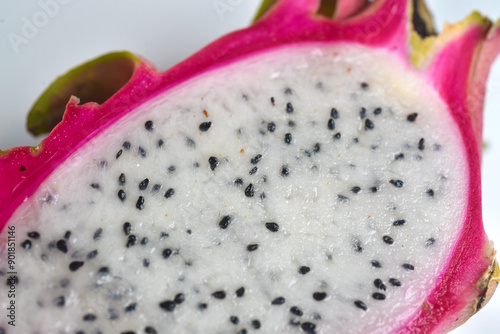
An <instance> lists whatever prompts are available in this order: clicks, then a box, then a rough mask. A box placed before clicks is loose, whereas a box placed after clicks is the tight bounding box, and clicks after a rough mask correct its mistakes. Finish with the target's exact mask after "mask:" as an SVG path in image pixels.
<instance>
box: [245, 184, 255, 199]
mask: <svg viewBox="0 0 500 334" xmlns="http://www.w3.org/2000/svg"><path fill="white" fill-rule="evenodd" d="M253 195H254V189H253V184H251V183H250V184H249V185H248V187H246V189H245V196H246V197H253Z"/></svg>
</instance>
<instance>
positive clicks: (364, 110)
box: [359, 108, 366, 119]
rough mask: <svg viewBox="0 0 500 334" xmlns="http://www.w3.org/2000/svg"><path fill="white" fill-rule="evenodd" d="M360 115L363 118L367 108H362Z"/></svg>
mask: <svg viewBox="0 0 500 334" xmlns="http://www.w3.org/2000/svg"><path fill="white" fill-rule="evenodd" d="M359 117H360V118H361V119H363V118H365V117H366V108H361V110H360V111H359Z"/></svg>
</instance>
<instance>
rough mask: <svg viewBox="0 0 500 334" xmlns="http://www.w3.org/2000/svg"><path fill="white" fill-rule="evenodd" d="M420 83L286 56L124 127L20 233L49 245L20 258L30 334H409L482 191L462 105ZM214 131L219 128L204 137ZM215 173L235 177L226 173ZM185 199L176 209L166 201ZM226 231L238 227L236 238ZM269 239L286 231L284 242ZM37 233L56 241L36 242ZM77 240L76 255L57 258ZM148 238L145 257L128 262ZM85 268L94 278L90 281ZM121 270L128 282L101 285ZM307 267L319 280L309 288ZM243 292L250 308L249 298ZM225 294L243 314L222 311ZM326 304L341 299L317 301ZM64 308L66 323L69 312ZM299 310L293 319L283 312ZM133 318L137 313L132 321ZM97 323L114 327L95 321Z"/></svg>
mask: <svg viewBox="0 0 500 334" xmlns="http://www.w3.org/2000/svg"><path fill="white" fill-rule="evenodd" d="M373 64H377V66H376V67H375V66H373ZM405 66H407V65H405V64H402V63H401V62H400V60H399V59H397V58H395V57H394V56H392V55H390V54H388V53H386V51H383V50H379V51H374V50H368V49H366V48H364V47H360V46H359V45H351V44H348V43H344V44H338V45H337V46H325V45H323V44H321V43H319V44H307V45H296V46H295V47H287V48H286V49H275V50H273V51H268V52H266V53H260V54H255V55H253V56H252V57H249V58H248V59H245V60H240V61H238V62H235V63H233V64H231V65H229V66H227V67H226V68H220V69H217V71H212V72H208V73H205V74H203V75H201V76H198V77H195V78H193V79H191V80H189V81H187V82H185V83H183V84H182V85H180V86H178V87H176V88H174V89H171V90H169V91H167V92H165V93H164V94H161V95H159V96H157V97H156V98H154V99H152V100H150V101H148V102H147V103H146V104H143V105H142V106H140V107H139V108H137V110H135V111H134V112H133V113H131V114H129V115H127V116H126V117H124V118H122V119H121V120H120V121H118V122H117V123H116V124H113V125H111V126H110V127H109V128H108V129H106V130H105V131H103V132H102V133H101V134H99V135H98V136H96V137H95V138H94V139H92V140H91V141H90V142H88V143H87V144H86V145H85V146H84V147H83V148H82V149H81V150H79V151H78V152H76V153H75V154H73V156H72V157H71V158H69V159H67V160H66V161H65V162H64V163H63V164H61V165H60V166H59V167H58V168H57V169H56V170H55V171H54V172H53V173H52V175H51V176H50V177H49V178H48V179H47V180H45V181H44V182H43V184H42V185H41V186H40V188H39V189H38V190H37V192H36V193H35V194H34V195H33V198H35V200H34V201H31V202H29V203H26V204H25V205H21V206H20V207H19V209H18V210H17V211H16V213H15V214H14V216H13V218H12V221H15V222H16V225H17V226H18V230H17V233H18V236H19V237H21V236H22V237H23V238H24V239H26V240H30V243H31V245H32V246H31V248H30V249H20V250H19V255H18V256H19V261H20V262H23V267H22V268H19V283H18V286H19V290H20V291H23V294H24V295H23V294H21V297H20V299H19V300H18V302H19V308H20V309H22V310H23V314H20V315H19V324H20V325H21V326H26V327H25V329H24V328H23V327H19V330H22V331H25V332H29V330H28V328H33V327H35V328H37V329H39V330H42V329H43V330H44V331H51V330H54V328H58V329H59V330H61V331H62V332H73V331H75V330H84V329H85V330H86V331H87V330H92V329H99V330H101V331H103V332H104V333H106V332H108V331H111V330H113V331H126V330H136V331H139V330H141V329H143V328H145V327H146V326H152V327H154V328H156V330H158V331H159V332H160V333H162V332H175V333H197V332H200V331H202V330H207V329H208V330H213V331H216V330H219V331H221V332H228V331H234V332H237V331H238V330H241V329H243V328H246V329H247V330H255V331H257V329H253V328H252V323H251V322H252V320H255V319H258V320H259V322H260V324H261V327H260V328H259V330H260V331H261V332H263V333H271V332H276V333H282V332H287V331H288V332H294V331H300V329H298V328H296V327H294V326H293V325H292V324H291V323H290V321H299V322H301V323H302V324H304V323H306V322H309V323H311V324H315V326H316V328H315V331H316V332H317V333H329V332H332V331H333V332H335V331H342V332H351V333H366V332H373V333H387V332H391V331H397V330H399V329H400V328H402V327H403V326H404V324H406V323H407V322H408V321H409V320H410V319H411V318H412V317H413V316H414V315H415V312H416V309H417V308H418V307H419V306H420V305H422V303H424V302H425V301H426V298H427V296H428V294H429V293H430V291H431V290H432V289H433V288H434V286H435V284H436V279H437V278H438V276H439V273H440V272H441V271H442V270H443V268H444V267H445V266H446V265H447V261H448V259H449V256H450V251H451V250H452V249H453V248H454V246H455V244H454V242H456V239H457V235H458V233H460V228H461V226H462V223H463V222H462V220H463V217H464V215H465V211H466V210H467V205H468V204H467V203H466V201H465V198H466V196H464V194H467V191H468V190H467V184H468V182H469V180H468V179H467V175H468V171H467V168H468V166H467V164H466V162H465V161H466V158H465V153H464V151H463V140H464V138H462V136H461V135H460V133H459V131H458V129H457V127H456V125H455V122H454V120H453V119H452V118H451V116H450V114H449V112H448V109H447V106H446V104H445V103H444V102H443V101H442V100H441V98H440V97H439V96H438V95H437V94H436V92H434V91H433V90H431V89H430V88H428V87H427V86H426V85H425V84H424V83H423V82H422V79H421V78H419V77H417V76H414V75H412V74H411V73H410V72H409V71H406V68H405ZM365 84H366V85H365ZM271 98H273V100H271ZM272 101H274V102H272ZM288 103H290V104H291V106H293V112H287V104H288ZM332 108H335V109H336V111H337V113H338V117H337V118H335V117H334V116H332ZM362 108H366V115H365V116H363V115H361V114H360V112H361V110H362ZM377 108H381V112H380V113H379V112H378V111H377V112H376V113H375V110H377ZM288 111H290V108H289V107H288ZM414 113H417V114H418V115H417V116H416V118H415V119H414V120H413V121H410V120H409V119H408V117H409V116H411V115H413V114H414ZM330 119H332V120H333V123H334V129H331V128H329V122H330ZM367 120H370V121H371V123H372V124H373V128H372V126H371V125H369V124H370V123H367ZM148 121H152V124H153V125H152V127H151V128H150V129H148V127H146V126H145V124H146V122H148ZM205 122H211V124H210V127H209V128H208V129H207V130H206V131H202V130H201V129H200V125H201V124H202V123H205ZM271 122H272V123H274V125H275V129H274V130H273V131H270V129H271V128H273V127H272V126H271V127H269V124H270V123H271ZM290 122H293V123H290ZM207 126H208V125H205V127H207ZM330 127H331V126H330ZM442 128H445V129H447V130H446V131H436V129H442ZM287 133H289V134H291V140H290V143H289V144H288V143H286V142H285V136H286V134H287ZM338 133H340V136H337V134H338ZM422 138H423V139H424V141H423V142H421V140H422ZM160 140H161V142H160ZM125 142H129V143H130V148H129V149H126V148H125V147H123V144H124V143H125ZM103 143H105V144H103ZM316 144H319V146H317V145H316ZM125 146H128V145H125ZM139 147H141V148H142V149H143V150H144V152H145V154H142V151H139ZM118 152H121V153H118ZM401 153H402V154H404V158H401V156H399V154H401ZM258 154H261V155H262V158H261V160H260V161H258V162H257V163H252V161H251V159H252V158H255V157H256V156H257V155H258ZM118 155H119V156H118ZM211 157H215V158H217V161H218V164H213V163H212V166H211V162H210V160H209V159H210V158H211ZM82 161H85V163H82ZM213 161H214V160H212V162H213ZM195 164H198V165H197V166H196V165H195ZM215 165H216V166H215ZM214 166H215V167H214ZM169 167H174V168H170V169H169ZM254 167H257V171H256V172H251V171H252V169H253V168H254ZM122 173H123V174H124V175H125V178H126V181H125V183H124V184H123V185H120V183H119V177H120V175H121V174H122ZM250 173H252V174H250ZM299 175H300V177H299ZM146 178H148V180H149V184H148V186H147V187H146V189H144V190H140V189H139V184H140V183H141V182H142V181H143V180H145V179H146ZM240 178H241V180H242V184H241V185H239V184H238V182H237V183H235V181H236V180H237V179H240ZM391 181H394V182H392V183H391ZM397 181H403V185H402V186H401V187H398V186H396V184H397V185H400V184H399V183H397ZM250 184H252V185H253V193H254V194H253V196H252V197H249V196H248V195H249V194H250V192H249V191H248V192H247V193H246V190H247V189H249V188H248V187H249V185H250ZM155 185H160V186H159V188H158V187H156V188H158V189H156V188H155ZM354 187H359V188H360V190H359V191H357V190H353V189H354ZM372 188H374V189H372ZM169 189H174V191H175V192H174V193H173V194H171V196H169V198H166V197H165V194H166V193H167V192H168V190H169ZM120 190H124V192H125V194H126V199H125V200H124V201H122V200H120V198H119V197H118V195H117V194H118V192H119V191H120ZM431 191H432V192H431ZM403 193H404V195H403ZM139 196H143V197H144V208H142V209H141V210H139V209H138V208H137V201H138V198H139ZM443 208H454V209H453V210H443ZM225 216H230V217H231V219H230V222H229V224H228V226H227V228H221V226H220V222H221V219H223V217H225ZM400 220H405V223H404V224H403V223H401V225H394V223H395V222H396V221H400ZM125 222H130V224H131V228H132V230H131V233H130V234H129V235H126V234H125V233H124V232H123V226H124V223H125ZM269 222H275V223H277V224H278V225H279V230H278V231H277V232H272V231H270V230H269V229H268V228H266V226H265V223H269ZM99 228H102V236H101V237H100V238H98V239H97V240H94V238H93V237H94V234H95V232H96V231H97V230H98V229H99ZM31 231H37V232H39V233H40V238H39V239H36V240H35V239H30V238H29V237H28V236H27V233H28V232H31ZM66 231H70V232H71V235H70V236H69V237H68V238H67V239H65V240H66V243H67V248H68V252H67V253H64V252H62V251H61V250H60V249H58V247H57V241H58V240H64V235H65V234H66ZM162 232H164V233H166V234H168V236H165V235H163V236H162ZM4 233H5V232H4ZM130 235H135V236H136V237H137V238H138V240H137V243H136V244H134V245H131V246H130V247H127V243H128V242H129V238H130ZM385 236H389V237H390V238H392V240H393V243H392V244H390V242H389V241H390V239H387V238H385V239H384V237H385ZM414 236H415V237H414ZM144 237H147V238H148V239H149V242H148V243H147V244H146V245H142V244H141V240H142V239H143V238H144ZM384 240H385V241H384ZM254 244H257V245H258V248H257V249H255V250H254V251H249V250H248V249H247V246H249V245H254ZM94 249H98V254H97V255H96V256H95V257H94V258H91V259H89V258H88V255H89V254H90V253H91V252H92V251H93V250H94ZM165 249H170V250H171V251H172V254H171V256H169V257H168V258H164V256H163V255H162V254H163V251H164V250H165ZM1 251H4V249H2V250H0V252H1ZM4 255H5V254H2V257H1V258H2V259H5V258H6V257H5V256H4ZM144 259H148V260H149V266H148V267H146V266H144ZM73 261H82V262H84V265H83V266H82V267H81V268H79V269H78V270H76V271H74V272H72V271H71V270H69V269H68V265H69V263H71V262H73ZM374 261H376V262H374ZM377 263H378V264H379V265H380V268H378V265H377ZM404 264H410V265H411V266H413V268H414V269H413V270H412V269H410V268H411V267H409V266H406V268H404V267H403V265H404ZM3 266H5V262H4V263H3ZM105 266H106V267H109V270H110V273H109V274H105V275H103V274H100V273H98V271H99V269H100V268H102V267H105ZM301 266H307V267H309V268H310V269H311V270H310V272H308V273H306V274H301V273H299V268H300V267H301ZM0 270H1V272H2V273H3V275H5V273H6V270H5V268H2V267H0ZM353 277H355V278H357V279H359V281H353V280H352V278H353ZM390 278H395V279H397V280H398V281H400V282H401V286H392V285H391V284H390V283H389V279H390ZM66 279H67V280H69V283H68V284H62V282H63V281H64V282H66V283H67V281H66ZM376 279H381V280H382V282H383V284H384V285H385V290H383V289H381V288H380V287H376V286H375V285H374V282H375V280H376ZM242 286H243V287H245V295H244V296H243V297H237V296H236V295H235V291H236V290H237V289H238V288H240V287H242ZM27 291H30V293H27ZM217 291H224V292H225V293H226V298H225V299H224V300H220V299H217V298H214V297H213V296H212V294H213V293H214V292H217ZM315 292H320V293H326V295H327V297H326V298H325V299H324V300H321V301H317V300H315V299H314V298H313V293H315ZM178 293H183V294H184V296H185V301H184V302H183V303H182V304H179V305H177V306H176V308H175V312H167V311H165V310H164V309H162V308H161V307H159V304H160V303H161V302H163V301H166V300H172V299H173V298H174V297H175V295H176V294H178ZM374 293H379V294H383V295H384V296H385V297H386V299H385V300H377V299H375V297H374V296H373V294H374ZM58 296H65V305H64V307H59V306H57V305H56V304H54V301H55V298H57V297H58ZM118 296H119V297H118ZM281 296H282V297H284V298H285V303H284V304H283V305H273V304H272V301H273V300H274V299H275V298H277V297H281ZM377 296H379V295H377ZM356 301H362V302H363V303H364V305H365V306H366V307H367V311H365V310H363V309H362V308H360V307H357V306H356V304H355V302H356ZM4 303H5V302H2V303H0V305H1V306H2V307H4V306H6V305H5V304H4ZM132 303H136V306H135V310H134V311H133V312H125V308H126V307H127V306H128V305H131V304H132ZM199 303H206V304H207V306H208V307H207V308H206V309H205V310H200V309H199ZM358 305H359V303H358ZM292 306H297V307H299V308H300V309H301V310H302V311H303V315H302V316H298V315H296V314H292V313H291V312H290V308H291V307H292ZM110 309H112V310H115V311H116V312H117V313H118V314H119V319H118V320H120V321H119V322H118V321H115V320H114V319H110V318H112V317H111V315H110ZM88 313H90V314H95V315H97V319H96V320H94V321H84V320H83V317H84V316H85V315H86V314H88ZM28 315H29V316H28ZM231 315H235V316H238V317H239V319H240V323H239V324H238V325H234V324H233V323H231V322H230V316H231ZM23 317H24V318H23ZM74 317H76V319H77V320H76V321H75V320H73V319H74ZM360 319H363V321H362V322H360ZM2 321H3V320H2Z"/></svg>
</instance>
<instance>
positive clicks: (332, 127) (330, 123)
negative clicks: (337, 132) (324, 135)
mask: <svg viewBox="0 0 500 334" xmlns="http://www.w3.org/2000/svg"><path fill="white" fill-rule="evenodd" d="M327 125H328V129H330V130H334V129H335V121H334V120H333V118H330V119H329V120H328V124H327Z"/></svg>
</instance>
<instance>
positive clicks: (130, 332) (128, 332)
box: [96, 331, 136, 334]
mask: <svg viewBox="0 0 500 334" xmlns="http://www.w3.org/2000/svg"><path fill="white" fill-rule="evenodd" d="M96 333H98V334H100V333H102V332H100V331H98V332H96ZM120 334H136V332H134V331H126V332H121V333H120Z"/></svg>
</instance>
